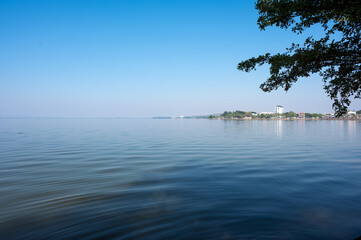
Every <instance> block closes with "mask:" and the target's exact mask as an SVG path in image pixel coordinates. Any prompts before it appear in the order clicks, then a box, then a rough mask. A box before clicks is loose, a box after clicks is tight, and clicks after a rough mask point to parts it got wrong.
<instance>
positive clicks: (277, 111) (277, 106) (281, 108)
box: [276, 105, 285, 114]
mask: <svg viewBox="0 0 361 240" xmlns="http://www.w3.org/2000/svg"><path fill="white" fill-rule="evenodd" d="M283 109H285V108H284V107H282V106H281V105H276V113H277V114H282V113H283Z"/></svg>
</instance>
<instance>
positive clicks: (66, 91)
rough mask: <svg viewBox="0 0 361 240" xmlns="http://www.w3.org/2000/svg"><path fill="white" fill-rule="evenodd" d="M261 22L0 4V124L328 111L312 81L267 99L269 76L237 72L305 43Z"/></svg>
mask: <svg viewBox="0 0 361 240" xmlns="http://www.w3.org/2000/svg"><path fill="white" fill-rule="evenodd" d="M257 17H258V13H257V11H256V10H255V9H254V1H212V2H209V1H178V2H172V1H149V2H145V1H79V2H76V3H75V2H73V1H52V2H49V1H31V2H30V1H7V2H6V1H2V2H0V32H1V33H0V34H1V37H0V51H1V55H0V79H1V80H0V117H153V116H179V115H187V116H189V115H203V114H214V113H221V112H223V111H235V110H244V111H256V112H262V111H267V112H271V111H274V106H275V105H277V104H280V105H283V106H284V107H285V111H291V110H292V111H295V112H301V111H302V112H319V113H326V112H333V110H332V101H331V100H330V99H329V98H328V97H327V95H326V93H325V92H324V90H323V87H322V84H323V83H322V79H321V77H320V76H318V75H313V76H311V77H310V78H307V79H300V80H299V81H298V82H297V83H296V84H295V85H294V86H293V87H292V88H291V89H290V91H288V92H287V93H286V92H284V91H283V90H282V89H279V90H277V91H274V92H272V93H264V92H263V91H262V90H260V89H259V85H260V84H261V83H262V82H264V81H265V80H266V79H267V77H268V76H269V74H268V69H267V67H262V68H260V69H259V70H258V71H256V72H251V73H244V72H240V71H238V70H237V64H238V62H240V61H241V60H245V59H247V58H249V57H253V56H258V55H259V54H263V53H266V52H271V53H276V52H283V51H284V50H285V48H286V47H289V46H290V44H291V43H292V42H300V41H301V42H302V40H303V39H304V38H305V36H297V35H295V34H294V33H292V32H291V31H290V30H287V31H285V30H280V29H277V28H269V29H266V31H260V30H259V29H258V26H257V23H256V22H257ZM306 33H307V34H313V35H315V36H317V35H318V34H319V33H320V31H319V29H311V30H309V31H308V32H306ZM350 109H355V110H359V109H361V103H360V100H359V99H354V100H353V102H352V104H351V106H350Z"/></svg>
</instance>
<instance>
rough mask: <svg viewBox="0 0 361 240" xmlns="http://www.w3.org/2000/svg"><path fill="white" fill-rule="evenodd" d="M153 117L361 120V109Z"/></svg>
mask: <svg viewBox="0 0 361 240" xmlns="http://www.w3.org/2000/svg"><path fill="white" fill-rule="evenodd" d="M153 119H221V120H258V119H260V120H361V110H359V111H348V113H347V114H345V115H343V116H341V117H336V116H335V114H333V113H325V114H321V113H304V112H300V113H295V112H293V111H290V112H285V113H273V112H260V113H257V112H253V111H240V110H237V111H233V112H232V111H225V112H223V113H222V114H211V115H201V116H179V117H153Z"/></svg>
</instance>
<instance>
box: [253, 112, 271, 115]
mask: <svg viewBox="0 0 361 240" xmlns="http://www.w3.org/2000/svg"><path fill="white" fill-rule="evenodd" d="M262 114H263V115H273V114H275V113H274V112H260V113H258V114H257V115H262Z"/></svg>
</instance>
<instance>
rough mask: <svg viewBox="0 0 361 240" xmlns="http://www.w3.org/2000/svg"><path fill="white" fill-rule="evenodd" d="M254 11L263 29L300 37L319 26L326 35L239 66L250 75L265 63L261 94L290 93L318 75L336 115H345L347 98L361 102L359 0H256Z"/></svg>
mask: <svg viewBox="0 0 361 240" xmlns="http://www.w3.org/2000/svg"><path fill="white" fill-rule="evenodd" d="M256 9H257V10H258V12H259V17H258V25H259V28H260V29H261V30H265V28H266V27H269V26H277V27H280V28H283V29H289V28H290V29H291V30H292V31H293V32H294V33H296V34H301V33H303V32H304V30H306V29H307V28H310V27H312V26H314V25H316V24H320V25H321V26H322V28H323V30H324V36H323V37H321V38H320V39H315V38H314V37H313V36H309V37H307V39H306V40H305V42H304V43H303V44H301V45H300V44H295V43H292V45H291V46H290V47H289V48H287V49H286V51H285V52H284V53H278V54H274V55H271V54H270V53H266V54H264V55H260V56H258V57H253V58H251V59H248V60H245V61H242V62H240V63H239V64H238V69H239V70H242V71H246V72H249V71H251V70H254V69H255V68H256V66H257V65H258V66H261V65H263V64H265V63H266V64H269V65H270V77H269V78H268V79H267V80H266V81H265V82H264V83H262V84H261V86H260V88H261V89H262V90H263V91H265V92H271V91H272V90H275V89H277V88H279V87H282V88H283V89H284V90H285V91H288V90H289V89H290V87H291V86H292V84H294V83H295V82H297V80H298V79H299V78H300V77H308V76H310V75H311V74H314V73H318V74H319V75H320V76H321V77H322V78H323V81H324V89H325V92H326V93H327V95H328V96H329V97H330V98H331V99H332V100H333V101H334V102H333V108H334V109H335V111H336V115H337V116H340V115H343V114H345V113H346V112H347V108H348V106H349V105H350V103H351V98H352V97H354V98H360V97H361V0H293V1H292V0H258V1H257V2H256Z"/></svg>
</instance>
